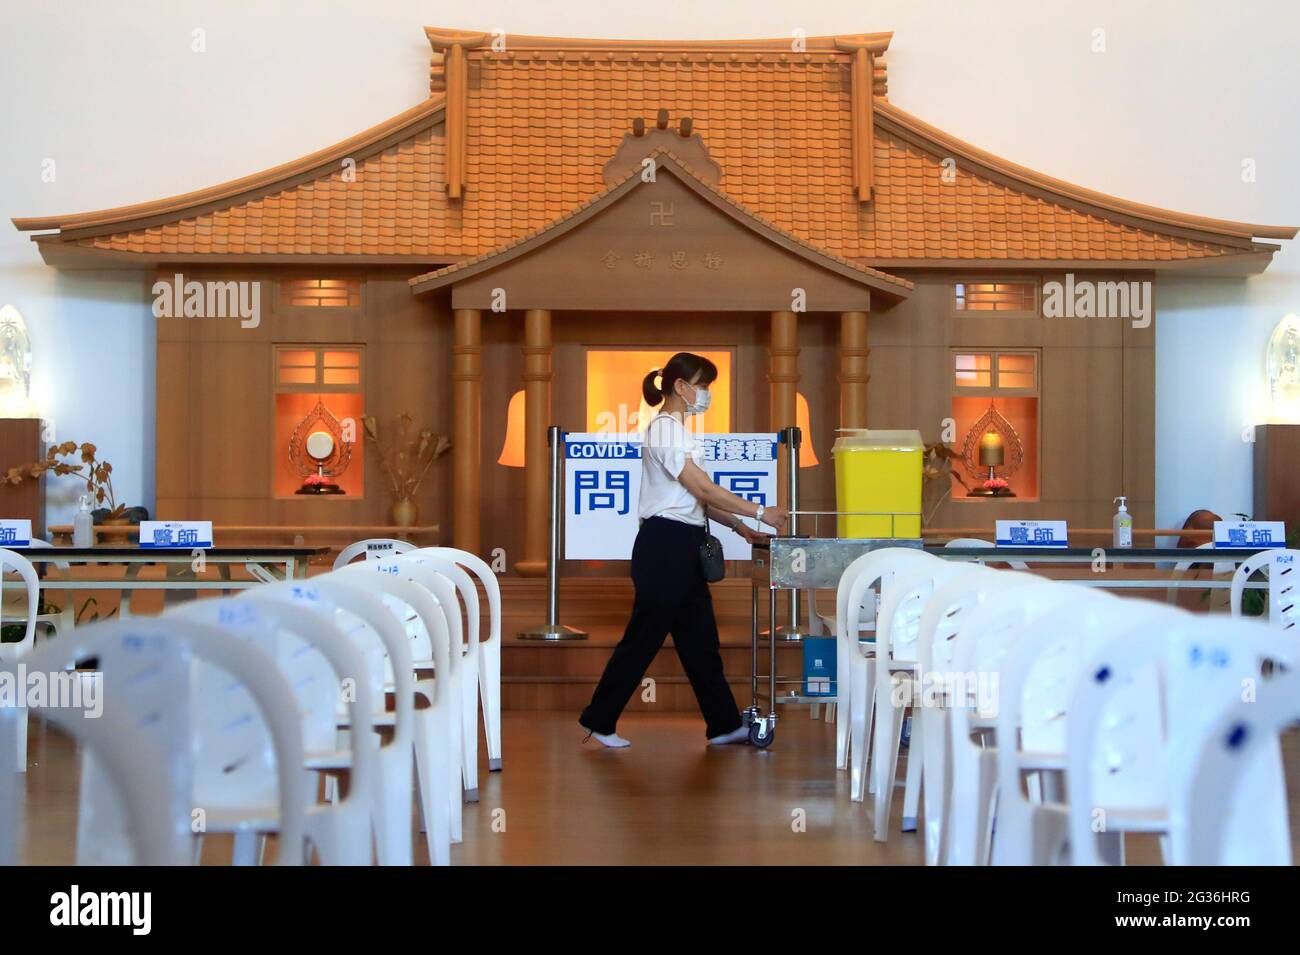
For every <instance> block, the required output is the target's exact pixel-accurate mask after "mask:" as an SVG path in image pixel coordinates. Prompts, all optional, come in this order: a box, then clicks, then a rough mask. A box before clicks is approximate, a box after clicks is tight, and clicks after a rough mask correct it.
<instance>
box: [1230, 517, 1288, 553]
mask: <svg viewBox="0 0 1300 955" xmlns="http://www.w3.org/2000/svg"><path fill="white" fill-rule="evenodd" d="M1214 546H1215V547H1285V546H1286V525H1285V524H1284V523H1283V522H1282V521H1215V522H1214Z"/></svg>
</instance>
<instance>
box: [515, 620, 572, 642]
mask: <svg viewBox="0 0 1300 955" xmlns="http://www.w3.org/2000/svg"><path fill="white" fill-rule="evenodd" d="M518 638H519V639H520V640H586V639H587V634H586V633H585V632H584V631H582V630H574V629H573V628H572V627H566V626H565V625H564V624H562V623H556V624H550V623H544V624H542V625H541V626H538V627H534V628H533V629H531V630H520V631H519V634H518Z"/></svg>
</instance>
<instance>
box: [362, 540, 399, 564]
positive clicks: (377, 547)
mask: <svg viewBox="0 0 1300 955" xmlns="http://www.w3.org/2000/svg"><path fill="white" fill-rule="evenodd" d="M396 556H397V541H386V540H372V541H366V560H387V559H388V558H390V557H396Z"/></svg>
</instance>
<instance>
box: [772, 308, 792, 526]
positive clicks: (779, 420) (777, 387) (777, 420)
mask: <svg viewBox="0 0 1300 955" xmlns="http://www.w3.org/2000/svg"><path fill="white" fill-rule="evenodd" d="M798 334H799V320H798V318H797V317H796V316H795V313H794V312H773V313H772V334H771V339H770V342H769V344H768V354H769V355H770V356H771V362H772V364H771V371H769V372H768V380H769V381H771V383H772V404H771V413H770V415H769V422H768V424H769V427H770V428H771V429H772V430H773V431H779V430H780V429H781V428H785V427H788V426H790V425H792V424H794V423H795V392H796V391H798V388H799V343H798V341H799V339H798ZM786 454H787V451H786V447H785V445H782V446H781V451H780V461H779V466H778V468H777V494H778V496H779V500H780V502H781V503H782V504H784V503H785V502H786V483H787V481H786V471H787V468H788V465H787V463H786Z"/></svg>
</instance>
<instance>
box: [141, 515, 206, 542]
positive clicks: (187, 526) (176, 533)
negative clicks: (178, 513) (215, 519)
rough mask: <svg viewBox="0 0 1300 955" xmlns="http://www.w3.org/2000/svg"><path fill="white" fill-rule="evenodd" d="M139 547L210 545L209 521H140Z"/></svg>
mask: <svg viewBox="0 0 1300 955" xmlns="http://www.w3.org/2000/svg"><path fill="white" fill-rule="evenodd" d="M140 546H141V547H211V546H212V522H211V521H141V522H140Z"/></svg>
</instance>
